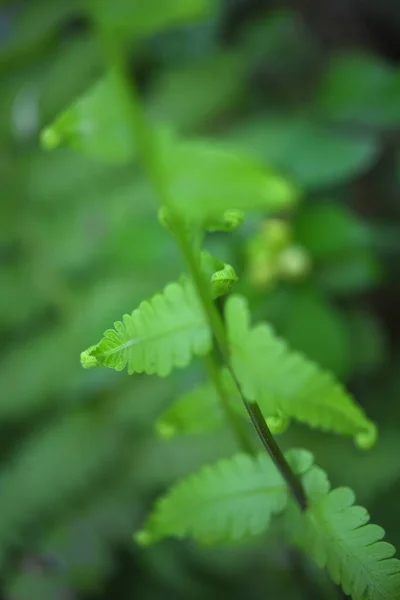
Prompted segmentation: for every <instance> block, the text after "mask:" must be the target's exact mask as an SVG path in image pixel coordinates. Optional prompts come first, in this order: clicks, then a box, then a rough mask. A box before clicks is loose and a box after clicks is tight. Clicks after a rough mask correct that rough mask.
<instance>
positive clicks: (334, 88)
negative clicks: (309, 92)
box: [316, 52, 400, 127]
mask: <svg viewBox="0 0 400 600" xmlns="http://www.w3.org/2000/svg"><path fill="white" fill-rule="evenodd" d="M316 107H317V109H318V110H320V111H321V113H322V114H324V115H325V116H327V117H329V118H332V119H336V120H342V121H345V122H348V123H350V124H359V123H361V124H365V125H370V126H377V127H393V126H399V125H400V73H399V71H398V70H397V69H395V68H393V67H391V66H390V65H389V64H387V63H384V62H383V61H381V60H380V59H378V58H377V57H376V56H374V55H372V54H361V53H359V52H358V53H354V52H351V53H340V54H338V55H337V56H335V57H334V59H333V60H332V63H331V65H330V68H329V70H328V71H327V72H326V75H325V77H324V79H323V81H322V84H321V87H320V89H319V92H318V95H317V101H316Z"/></svg>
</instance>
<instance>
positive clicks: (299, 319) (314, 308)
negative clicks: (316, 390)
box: [279, 286, 351, 380]
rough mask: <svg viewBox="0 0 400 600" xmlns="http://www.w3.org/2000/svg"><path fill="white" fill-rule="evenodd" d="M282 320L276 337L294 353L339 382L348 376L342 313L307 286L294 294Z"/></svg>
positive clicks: (348, 354) (346, 333)
mask: <svg viewBox="0 0 400 600" xmlns="http://www.w3.org/2000/svg"><path fill="white" fill-rule="evenodd" d="M282 317H283V318H282V319H281V320H282V321H283V322H282V324H281V326H280V328H279V334H280V335H281V336H282V337H283V338H284V339H285V341H286V342H287V344H288V345H289V346H290V347H291V348H292V349H293V350H297V351H298V352H301V353H303V354H304V355H305V356H307V357H308V358H309V359H310V360H313V361H315V362H317V363H318V364H319V365H320V366H321V367H322V368H323V369H327V370H328V371H331V372H332V373H334V374H335V375H336V376H337V377H339V378H340V379H341V380H343V379H344V378H345V377H346V376H347V375H348V374H349V371H350V369H351V346H350V334H349V331H348V327H347V323H346V321H345V318H344V314H343V311H341V310H339V309H338V308H337V307H336V306H334V305H333V304H332V303H330V302H329V301H328V300H327V299H326V298H325V297H324V296H323V295H322V294H321V293H318V291H317V290H315V288H313V287H312V286H310V287H305V288H304V289H300V290H296V292H295V293H293V295H292V297H291V302H290V304H289V305H288V306H287V311H286V312H285V314H284V315H282ZM310 323H312V324H313V326H312V327H310Z"/></svg>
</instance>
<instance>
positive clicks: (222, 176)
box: [161, 139, 298, 224]
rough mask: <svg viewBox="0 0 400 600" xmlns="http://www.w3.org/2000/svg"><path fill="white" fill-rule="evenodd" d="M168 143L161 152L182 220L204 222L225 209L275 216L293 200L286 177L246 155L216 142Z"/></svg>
mask: <svg viewBox="0 0 400 600" xmlns="http://www.w3.org/2000/svg"><path fill="white" fill-rule="evenodd" d="M169 142H170V143H166V144H165V145H164V147H163V150H161V152H162V156H163V165H164V169H165V173H166V174H167V176H168V177H169V182H170V190H169V197H170V204H171V208H172V209H173V210H175V211H176V212H177V213H178V214H179V215H181V216H182V217H184V218H188V219H190V220H192V221H194V222H199V223H205V224H207V223H208V222H210V221H212V220H213V219H220V218H221V216H222V215H223V214H224V213H225V212H226V211H227V210H228V209H237V210H243V211H258V210H262V211H270V212H274V211H281V210H285V209H288V208H290V207H292V206H293V204H294V203H295V202H296V200H297V197H298V192H297V190H296V188H295V187H294V186H293V185H292V184H291V183H290V182H289V181H288V180H287V179H285V178H284V177H281V176H280V175H277V174H276V173H274V172H273V171H270V170H267V169H266V168H264V167H263V166H262V164H260V163H259V162H258V161H257V160H256V159H254V158H252V157H251V156H249V155H246V154H245V153H235V154H234V153H233V152H232V151H229V150H228V149H227V148H226V147H224V148H222V147H220V146H219V145H218V143H217V142H215V141H206V140H191V141H177V140H176V139H175V140H169ZM171 142H172V143H171Z"/></svg>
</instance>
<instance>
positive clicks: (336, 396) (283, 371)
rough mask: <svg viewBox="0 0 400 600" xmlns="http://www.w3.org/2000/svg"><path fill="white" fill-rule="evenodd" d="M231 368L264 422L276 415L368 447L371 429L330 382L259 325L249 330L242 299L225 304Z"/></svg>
mask: <svg viewBox="0 0 400 600" xmlns="http://www.w3.org/2000/svg"><path fill="white" fill-rule="evenodd" d="M225 315H226V322H227V326H228V336H229V344H230V347H231V353H232V365H233V368H234V370H235V373H236V375H237V377H238V379H239V381H240V383H241V385H242V386H243V391H244V393H245V395H246V396H247V397H248V399H249V400H250V401H254V402H255V401H257V402H258V403H259V405H260V407H261V408H262V410H263V413H264V415H265V416H266V417H269V416H273V415H275V414H276V413H279V412H280V413H282V414H283V415H286V416H287V417H293V418H295V419H297V420H299V421H301V422H303V423H307V424H308V425H310V426H312V427H319V428H321V429H324V430H331V431H334V432H336V433H339V434H343V435H350V436H354V438H355V440H356V442H357V443H358V445H359V446H361V447H365V448H367V447H369V446H371V445H372V444H373V443H374V442H375V439H376V427H375V425H374V424H373V423H372V422H371V421H369V420H368V419H367V417H366V416H365V414H364V412H363V411H362V409H361V408H360V407H359V406H358V405H357V404H356V403H355V401H354V400H353V399H352V398H351V396H350V395H349V394H348V393H347V392H346V391H345V390H344V389H343V387H342V386H341V385H340V384H339V383H337V382H335V380H334V379H333V377H332V376H331V375H330V374H329V373H327V372H325V371H323V370H322V369H321V368H319V367H317V365H315V364H314V363H312V362H311V361H310V360H308V359H306V358H305V357H303V356H301V355H300V354H298V353H297V352H292V351H290V350H289V349H288V348H287V346H286V344H285V343H284V342H283V341H281V340H280V339H279V338H277V337H276V336H275V335H274V333H273V331H272V329H271V328H270V327H269V326H268V325H267V324H265V323H262V324H260V325H257V326H255V327H253V328H251V326H250V316H249V311H248V307H247V303H246V300H245V299H244V298H243V297H239V296H233V297H231V298H229V299H228V301H227V304H226V311H225Z"/></svg>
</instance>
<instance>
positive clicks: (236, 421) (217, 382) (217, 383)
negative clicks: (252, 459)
mask: <svg viewBox="0 0 400 600" xmlns="http://www.w3.org/2000/svg"><path fill="white" fill-rule="evenodd" d="M205 363H206V368H207V373H208V377H209V378H210V380H211V381H212V382H213V384H214V387H215V389H216V391H217V394H218V397H219V400H220V403H221V406H222V410H223V412H224V414H225V416H226V419H227V421H228V423H229V425H230V427H231V429H232V431H233V432H234V433H235V436H236V439H237V441H238V444H239V446H240V448H241V449H242V450H243V452H246V454H254V448H253V447H252V445H251V443H250V441H249V439H248V437H247V435H246V432H245V431H244V430H243V427H242V423H241V421H240V418H239V416H238V415H237V414H236V413H235V411H234V409H233V407H232V405H231V403H230V400H229V396H228V394H227V393H226V390H225V388H224V386H223V383H222V381H221V373H220V370H219V368H218V365H217V362H216V360H215V356H214V354H213V353H210V354H208V355H207V356H206V358H205Z"/></svg>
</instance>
